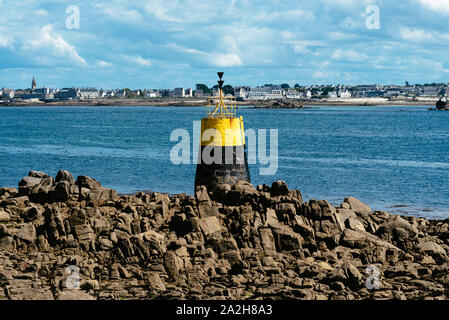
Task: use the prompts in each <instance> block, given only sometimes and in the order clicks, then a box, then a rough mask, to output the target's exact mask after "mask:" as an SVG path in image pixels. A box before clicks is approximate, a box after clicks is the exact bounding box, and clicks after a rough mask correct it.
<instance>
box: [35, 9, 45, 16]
mask: <svg viewBox="0 0 449 320" xmlns="http://www.w3.org/2000/svg"><path fill="white" fill-rule="evenodd" d="M36 15H38V16H44V17H45V16H48V11H46V10H43V9H39V10H37V11H36Z"/></svg>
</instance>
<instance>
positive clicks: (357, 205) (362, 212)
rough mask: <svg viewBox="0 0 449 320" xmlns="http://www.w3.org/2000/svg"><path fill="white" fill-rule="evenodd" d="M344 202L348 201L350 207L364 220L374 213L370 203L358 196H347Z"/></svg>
mask: <svg viewBox="0 0 449 320" xmlns="http://www.w3.org/2000/svg"><path fill="white" fill-rule="evenodd" d="M343 203H346V204H347V205H348V209H352V210H353V211H354V212H355V213H356V215H357V216H359V217H360V218H362V219H364V220H367V219H368V218H369V216H370V215H371V213H372V210H371V207H370V206H369V205H367V204H366V203H363V202H362V201H360V200H358V199H356V198H353V197H346V198H345V199H344V201H343Z"/></svg>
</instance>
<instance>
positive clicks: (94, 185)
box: [76, 176, 101, 193]
mask: <svg viewBox="0 0 449 320" xmlns="http://www.w3.org/2000/svg"><path fill="white" fill-rule="evenodd" d="M76 185H77V186H78V188H79V189H80V190H81V188H86V189H89V190H96V189H98V188H101V184H100V182H98V181H97V180H95V179H93V178H91V177H88V176H78V177H77V178H76ZM80 193H81V191H80Z"/></svg>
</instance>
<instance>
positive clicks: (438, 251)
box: [417, 239, 446, 256]
mask: <svg viewBox="0 0 449 320" xmlns="http://www.w3.org/2000/svg"><path fill="white" fill-rule="evenodd" d="M417 247H418V249H419V250H421V251H423V252H425V253H428V254H430V255H437V256H439V255H445V254H446V250H444V249H443V247H441V246H440V245H439V244H437V243H435V242H433V241H426V240H424V239H420V240H419V242H418V246H417Z"/></svg>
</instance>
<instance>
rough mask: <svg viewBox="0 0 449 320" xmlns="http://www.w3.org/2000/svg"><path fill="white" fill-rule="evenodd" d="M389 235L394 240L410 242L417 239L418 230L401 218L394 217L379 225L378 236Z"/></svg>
mask: <svg viewBox="0 0 449 320" xmlns="http://www.w3.org/2000/svg"><path fill="white" fill-rule="evenodd" d="M384 233H386V234H388V235H389V236H390V237H391V238H392V239H398V240H408V239H412V238H415V237H417V235H418V228H416V227H415V226H413V225H411V224H410V223H409V222H408V221H407V220H405V219H403V218H401V217H400V216H393V217H391V219H389V220H388V221H387V222H385V223H383V224H381V225H379V227H378V230H377V231H376V234H384Z"/></svg>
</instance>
